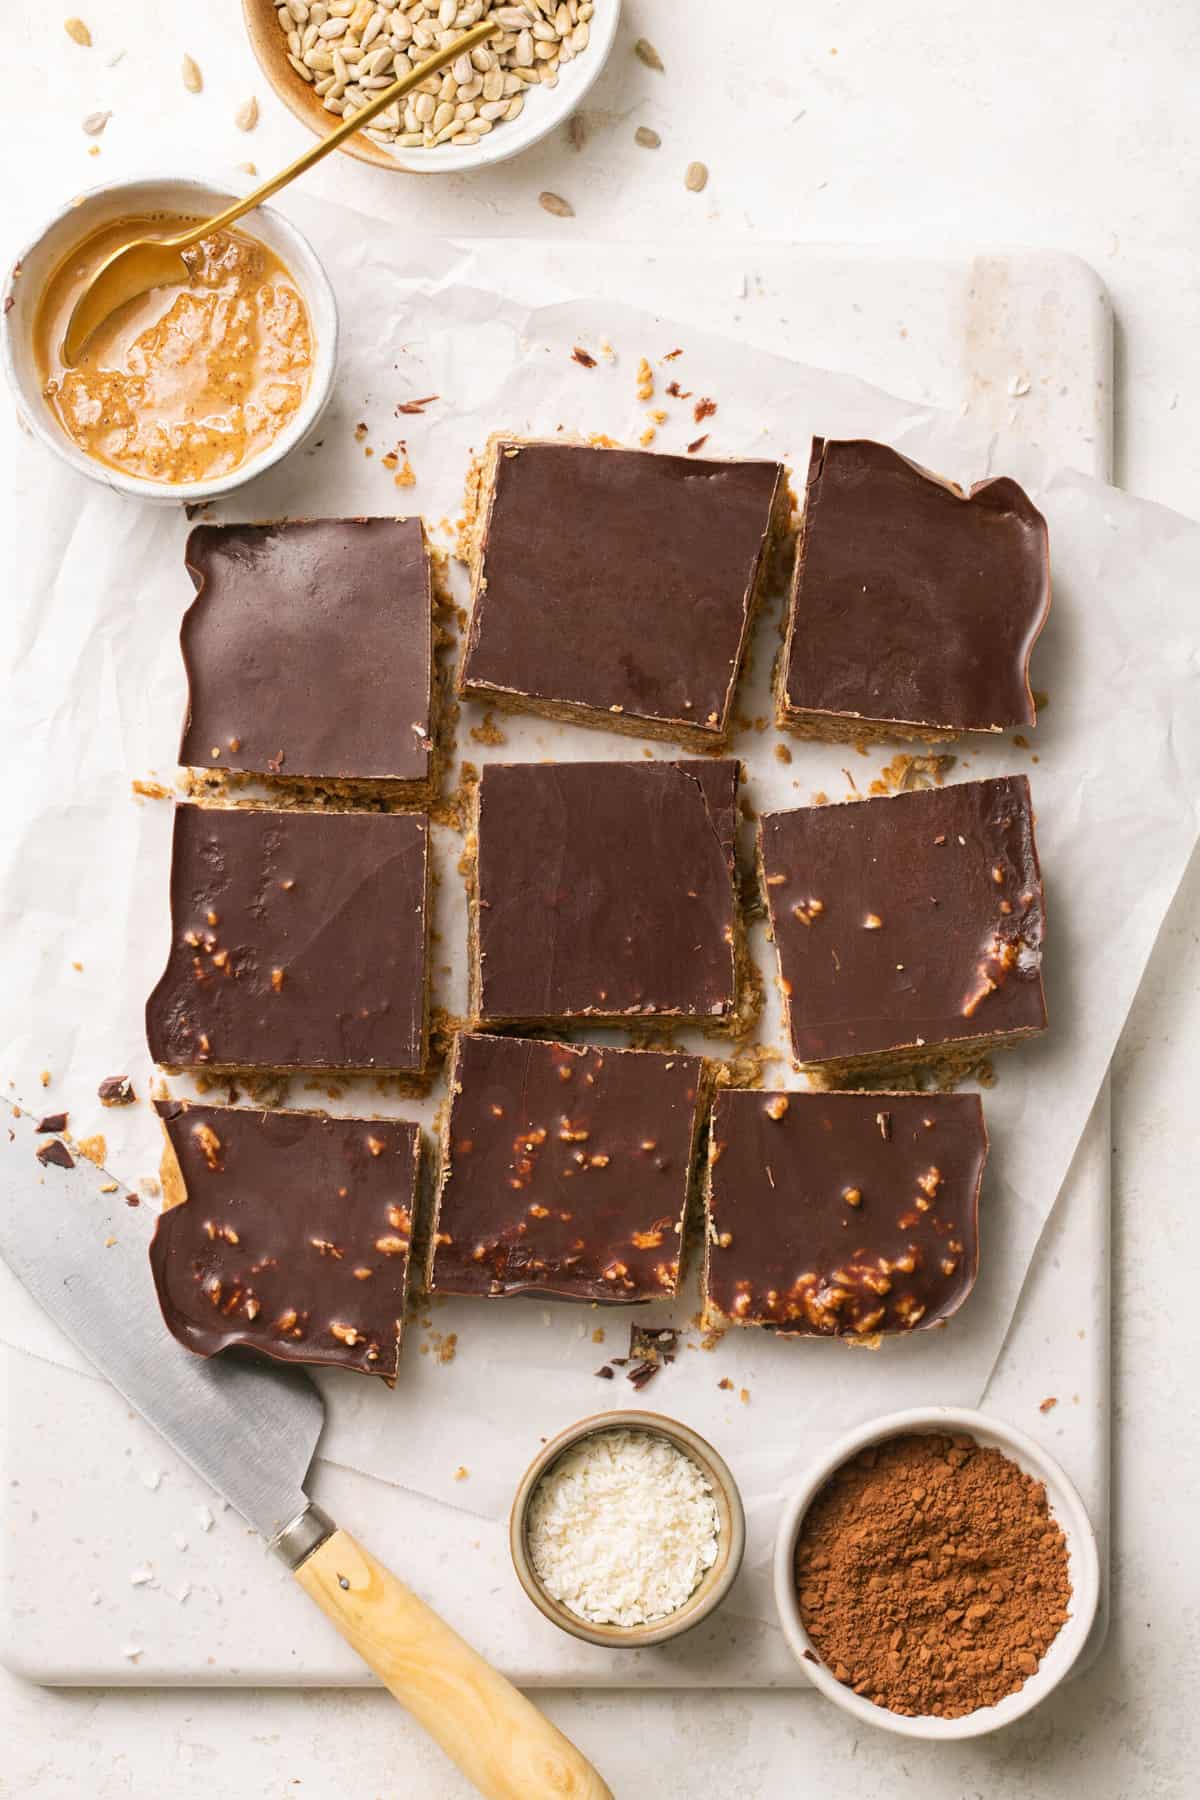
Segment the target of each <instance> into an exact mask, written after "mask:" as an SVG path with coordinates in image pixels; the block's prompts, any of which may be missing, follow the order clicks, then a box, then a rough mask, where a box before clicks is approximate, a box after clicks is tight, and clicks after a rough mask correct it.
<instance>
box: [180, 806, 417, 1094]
mask: <svg viewBox="0 0 1200 1800" xmlns="http://www.w3.org/2000/svg"><path fill="white" fill-rule="evenodd" d="M428 895H429V825H428V821H427V820H426V819H425V818H424V817H422V816H420V815H417V814H413V813H394V812H365V813H351V812H302V811H298V810H295V809H285V810H283V811H279V812H272V811H268V810H267V809H266V808H265V807H258V806H255V807H219V806H191V805H186V804H185V805H180V806H177V807H176V809H175V836H174V844H173V849H172V856H171V946H170V951H169V953H168V957H167V965H166V968H165V970H164V971H163V974H162V976H161V977H160V979H159V982H158V985H157V986H156V987H155V989H154V991H153V993H152V994H151V995H150V998H149V1000H148V1001H147V1002H146V1035H147V1038H148V1040H149V1044H150V1053H151V1055H152V1056H153V1058H154V1060H155V1062H157V1063H161V1064H162V1066H163V1067H164V1068H166V1069H169V1070H171V1071H173V1072H178V1071H180V1070H183V1069H191V1070H201V1069H203V1070H207V1071H209V1072H215V1071H219V1072H221V1073H223V1074H241V1075H245V1074H247V1072H269V1073H272V1074H276V1073H286V1072H289V1071H292V1070H302V1069H312V1070H319V1069H345V1070H354V1069H357V1070H370V1071H372V1072H376V1073H379V1074H394V1075H404V1076H417V1075H419V1074H420V1073H421V1072H422V1071H423V1069H424V1066H425V1059H426V1040H427V1022H428V1009H429V1000H428V981H429V972H428V958H427V943H426V940H427V930H428V923H427V914H428Z"/></svg>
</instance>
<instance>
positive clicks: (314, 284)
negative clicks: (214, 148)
mask: <svg viewBox="0 0 1200 1800" xmlns="http://www.w3.org/2000/svg"><path fill="white" fill-rule="evenodd" d="M232 197H233V196H232V195H231V194H230V193H229V192H228V191H227V190H226V189H224V188H222V187H219V186H216V185H214V184H213V183H210V182H206V181H199V180H195V179H193V178H191V177H188V176H169V175H168V176H153V177H149V178H146V179H137V178H134V179H130V180H125V181H119V182H114V183H112V184H111V185H109V186H105V187H99V188H94V189H92V190H91V191H90V192H88V193H84V194H78V195H76V196H75V198H74V199H73V200H71V201H69V202H68V203H67V204H66V205H65V206H63V207H62V208H61V209H60V210H59V211H58V212H57V213H56V214H55V215H54V217H53V218H51V219H50V220H49V221H48V222H47V223H46V225H45V226H44V227H43V228H42V230H41V231H40V232H39V233H38V235H37V236H36V237H35V238H34V240H33V241H32V243H30V244H29V245H28V246H27V247H26V248H25V250H24V251H23V252H22V254H21V255H20V256H19V257H18V258H17V260H16V262H15V263H14V264H13V265H12V267H11V268H10V270H9V271H8V273H7V276H6V277H5V280H4V283H3V289H2V294H0V306H2V307H3V312H2V314H0V360H2V362H3V365H4V369H5V373H6V375H7V377H8V380H9V383H10V386H11V387H12V390H13V395H14V398H15V400H16V403H17V407H18V410H19V412H20V414H21V417H22V419H23V420H24V422H25V424H26V425H27V427H28V428H29V431H30V433H31V434H32V435H33V436H34V437H36V438H37V439H39V440H40V441H41V443H43V444H44V445H45V446H46V447H47V448H48V449H50V450H51V451H53V452H54V454H55V455H56V456H58V457H59V458H60V459H61V460H62V461H63V462H65V463H67V464H68V465H69V466H70V467H71V468H73V469H75V470H76V471H77V472H78V473H79V474H81V475H86V476H88V477H89V478H90V479H91V480H93V481H100V482H103V483H104V485H105V486H106V487H109V488H111V489H113V490H114V492H116V493H119V494H124V495H126V496H128V497H129V498H131V499H136V500H150V501H157V502H166V503H173V504H180V503H188V504H203V502H205V501H207V500H213V499H216V498H217V497H218V496H220V495H224V494H228V493H231V492H232V491H233V490H234V489H235V488H239V487H241V486H243V485H244V484H245V483H246V482H248V481H252V480H254V478H255V477H256V476H258V475H261V474H263V473H265V471H266V470H267V469H269V468H272V467H273V466H274V465H275V464H276V463H278V462H279V461H280V460H281V458H283V457H284V456H286V455H288V453H289V452H290V451H292V450H294V449H296V448H297V446H298V445H300V444H302V443H303V442H304V441H305V440H306V439H307V438H308V437H309V436H310V434H311V433H312V431H313V430H314V428H315V427H316V425H317V422H318V420H319V419H320V417H321V415H322V413H323V412H324V410H325V407H326V405H327V404H328V401H329V399H330V396H331V394H332V391H333V379H334V371H335V369H336V366H337V346H338V312H337V302H336V300H335V298H334V293H333V288H332V286H331V284H330V281H329V277H328V276H327V275H326V273H325V270H324V268H323V267H322V265H321V262H320V259H319V258H318V256H317V254H316V252H315V251H314V249H313V248H312V245H311V244H310V243H309V242H308V240H307V238H305V237H304V235H303V234H302V233H301V232H299V231H298V230H297V229H296V228H295V226H294V225H292V224H291V223H290V222H289V221H288V220H287V219H285V218H284V217H283V215H282V214H281V213H279V212H276V211H275V209H274V208H273V207H269V206H259V207H256V208H255V210H254V211H253V212H251V213H249V214H247V216H246V218H245V220H244V221H243V222H241V223H239V224H238V225H237V226H235V227H234V228H233V229H232V230H230V231H225V232H221V233H219V234H217V235H215V236H214V237H212V238H205V239H204V241H203V242H202V243H201V244H200V245H199V246H198V247H197V250H196V251H192V252H188V256H189V259H193V258H194V259H195V260H194V261H189V268H190V275H189V277H188V279H187V280H183V279H182V278H181V281H180V283H179V285H178V286H177V287H169V288H166V287H164V288H156V289H154V290H153V291H152V292H150V293H148V294H145V295H143V296H141V297H140V298H138V299H136V300H132V301H130V302H128V304H127V305H126V306H124V307H122V308H121V309H120V310H119V311H118V312H117V313H115V314H113V315H112V316H111V318H109V319H107V320H105V321H104V324H103V325H102V326H101V327H100V329H99V330H98V331H97V332H96V333H95V334H94V336H93V338H92V339H91V341H90V342H89V343H88V344H87V346H86V347H85V350H84V353H83V355H82V357H81V358H80V360H79V363H78V365H77V366H72V367H68V366H67V365H66V364H65V362H64V360H63V351H62V339H63V333H64V331H65V327H66V322H67V319H68V318H69V316H70V310H71V307H72V306H73V304H74V300H75V299H76V298H77V296H78V294H79V292H80V291H81V290H82V288H83V287H84V286H86V284H87V281H88V280H89V279H90V278H91V276H92V275H93V274H94V272H95V270H96V268H97V267H98V266H99V265H100V264H101V262H103V260H104V258H105V257H106V256H107V255H109V254H111V252H112V251H113V250H114V249H115V248H116V247H117V245H118V244H119V243H124V242H128V241H129V239H130V238H132V237H136V236H138V235H141V234H151V233H154V232H155V231H162V232H163V233H164V234H165V233H166V232H167V231H168V230H170V229H179V228H180V226H181V225H183V224H184V223H192V222H196V221H198V220H201V219H205V218H211V217H212V216H213V215H214V214H216V213H217V212H219V211H221V210H222V209H223V208H224V207H226V206H227V205H228V204H229V201H230V199H231V198H232ZM181 276H182V265H181ZM239 305H243V306H244V305H248V306H249V307H250V308H251V309H252V312H253V316H254V319H255V330H254V331H253V332H241V331H239V330H238V329H236V325H235V321H236V318H237V316H238V306H239ZM222 333H224V334H225V340H227V341H223V339H222ZM189 346H190V348H189Z"/></svg>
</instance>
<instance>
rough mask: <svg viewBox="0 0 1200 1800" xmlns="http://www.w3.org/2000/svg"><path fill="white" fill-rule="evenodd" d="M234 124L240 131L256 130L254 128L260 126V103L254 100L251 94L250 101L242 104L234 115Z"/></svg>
mask: <svg viewBox="0 0 1200 1800" xmlns="http://www.w3.org/2000/svg"><path fill="white" fill-rule="evenodd" d="M233 122H234V124H235V125H236V126H237V128H238V130H239V131H253V130H254V127H255V126H256V125H257V124H258V101H257V100H256V99H255V98H254V95H253V94H251V96H250V98H249V99H248V100H243V101H242V104H241V105H240V106H239V107H238V109H237V111H236V112H235V113H234V115H233Z"/></svg>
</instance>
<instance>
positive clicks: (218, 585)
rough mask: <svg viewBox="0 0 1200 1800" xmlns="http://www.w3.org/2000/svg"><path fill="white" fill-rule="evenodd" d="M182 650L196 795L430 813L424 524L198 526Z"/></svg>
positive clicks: (187, 750)
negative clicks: (262, 794) (426, 806)
mask: <svg viewBox="0 0 1200 1800" xmlns="http://www.w3.org/2000/svg"><path fill="white" fill-rule="evenodd" d="M184 560H185V562H186V564H187V568H188V571H189V573H190V574H191V577H192V580H193V582H194V583H195V586H196V598H195V599H194V600H193V601H192V604H191V606H190V607H189V608H188V610H187V613H186V614H185V615H184V620H183V626H182V630H181V633H180V641H181V645H182V649H183V660H184V665H185V667H186V669H187V677H188V711H187V718H186V720H185V723H184V728H183V737H182V742H181V745H180V751H179V760H180V762H181V763H183V764H184V766H185V767H186V768H187V770H188V781H189V786H190V788H191V790H192V792H193V793H198V794H200V795H203V794H205V793H210V792H214V791H215V792H218V793H223V792H226V791H229V790H236V789H237V788H239V787H241V786H244V785H245V784H246V783H247V782H250V781H256V782H264V783H266V784H267V785H268V786H269V787H270V788H271V789H272V791H273V793H274V795H275V799H274V801H273V804H276V805H279V804H286V803H287V802H288V801H289V800H299V801H301V802H303V803H307V804H313V803H314V802H317V803H323V804H325V805H332V806H337V805H345V804H352V803H354V802H356V801H357V802H362V801H364V800H375V801H377V802H380V803H385V804H386V803H390V804H393V805H413V804H422V803H427V801H428V799H429V797H430V794H431V792H432V786H433V781H434V720H433V693H434V681H433V622H432V620H433V580H432V572H431V561H430V555H429V550H428V546H427V544H426V542H425V532H424V527H423V526H422V523H421V520H420V519H415V518H414V519H400V518H394V519H296V520H288V521H284V522H280V523H276V524H268V525H199V526H197V527H196V528H195V530H194V531H193V532H192V533H191V535H190V537H189V538H188V542H187V549H186V551H185V552H184Z"/></svg>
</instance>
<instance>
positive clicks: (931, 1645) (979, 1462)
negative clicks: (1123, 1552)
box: [796, 1434, 1071, 1719]
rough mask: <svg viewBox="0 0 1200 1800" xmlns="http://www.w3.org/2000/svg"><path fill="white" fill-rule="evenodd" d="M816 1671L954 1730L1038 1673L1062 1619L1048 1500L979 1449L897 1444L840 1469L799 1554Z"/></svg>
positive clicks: (918, 1441)
mask: <svg viewBox="0 0 1200 1800" xmlns="http://www.w3.org/2000/svg"><path fill="white" fill-rule="evenodd" d="M796 1586H797V1590H798V1593H799V1600H800V1616H801V1618H802V1619H803V1621H804V1627H805V1630H806V1631H807V1632H808V1635H809V1637H810V1638H811V1640H812V1643H813V1645H814V1647H815V1648H816V1649H817V1651H818V1652H819V1653H820V1656H821V1659H822V1661H823V1662H825V1663H826V1665H827V1666H828V1667H829V1669H830V1670H831V1671H832V1673H833V1674H834V1675H835V1676H836V1678H837V1679H838V1680H839V1681H842V1682H845V1683H846V1685H847V1686H849V1687H851V1688H852V1689H853V1690H854V1692H855V1693H856V1694H862V1695H864V1696H865V1697H866V1698H867V1699H869V1700H872V1701H874V1703H875V1704H876V1705H877V1706H884V1707H887V1708H888V1709H889V1710H890V1711H892V1712H897V1713H906V1714H909V1715H913V1714H917V1713H927V1714H933V1715H934V1716H936V1717H939V1718H945V1719H955V1718H959V1717H961V1715H962V1714H964V1713H970V1712H975V1711H976V1710H977V1708H979V1707H981V1706H993V1705H995V1703H996V1702H997V1701H998V1700H1003V1699H1004V1697H1005V1695H1006V1694H1012V1693H1015V1692H1016V1691H1017V1689H1018V1688H1021V1687H1023V1686H1024V1684H1025V1681H1026V1680H1027V1678H1028V1677H1029V1676H1030V1675H1032V1674H1034V1673H1035V1671H1036V1669H1037V1667H1038V1664H1039V1662H1040V1660H1041V1658H1042V1657H1043V1656H1044V1655H1045V1653H1046V1651H1047V1650H1048V1649H1049V1647H1050V1645H1051V1644H1052V1643H1053V1641H1054V1639H1055V1637H1056V1636H1057V1635H1058V1632H1059V1630H1060V1628H1061V1626H1062V1625H1063V1624H1064V1622H1065V1620H1066V1618H1067V1616H1068V1603H1069V1601H1070V1597H1071V1583H1070V1579H1069V1576H1068V1573H1067V1546H1066V1539H1065V1538H1064V1536H1063V1533H1062V1531H1061V1529H1060V1527H1059V1526H1058V1525H1057V1524H1056V1523H1055V1521H1054V1519H1053V1517H1052V1516H1051V1513H1050V1509H1049V1506H1048V1504H1047V1500H1046V1490H1045V1488H1044V1486H1043V1485H1042V1483H1041V1482H1040V1481H1035V1480H1034V1479H1033V1478H1032V1476H1029V1475H1026V1474H1025V1473H1024V1472H1023V1470H1021V1469H1019V1468H1018V1467H1017V1465H1016V1463H1014V1462H1011V1461H1010V1460H1009V1458H1008V1457H1006V1456H1004V1455H1003V1454H1002V1453H1001V1452H1000V1451H999V1450H992V1449H985V1448H984V1447H983V1446H982V1445H979V1444H977V1443H976V1442H975V1440H974V1439H973V1438H970V1437H963V1436H955V1437H941V1436H926V1435H919V1434H912V1435H907V1436H904V1437H896V1438H891V1439H889V1440H888V1441H887V1442H885V1443H883V1444H879V1445H875V1446H874V1447H872V1448H871V1449H868V1450H864V1451H862V1452H861V1453H860V1454H859V1455H858V1456H856V1457H855V1458H853V1460H852V1461H850V1462H848V1463H846V1464H844V1465H843V1466H842V1467H841V1468H840V1469H839V1470H838V1471H837V1472H836V1474H834V1475H833V1476H831V1477H830V1479H829V1481H827V1482H826V1484H825V1486H824V1487H823V1488H822V1489H821V1490H820V1492H819V1493H818V1494H817V1496H816V1498H815V1499H814V1501H813V1503H812V1505H811V1506H810V1507H809V1509H808V1512H807V1513H806V1515H805V1518H804V1522H803V1525H802V1527H801V1531H800V1536H799V1540H798V1542H797V1545H796Z"/></svg>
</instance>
